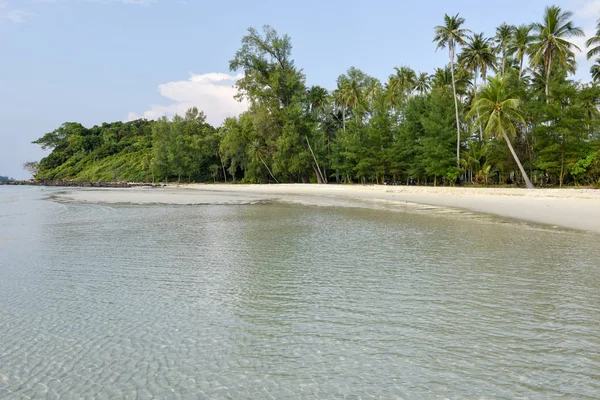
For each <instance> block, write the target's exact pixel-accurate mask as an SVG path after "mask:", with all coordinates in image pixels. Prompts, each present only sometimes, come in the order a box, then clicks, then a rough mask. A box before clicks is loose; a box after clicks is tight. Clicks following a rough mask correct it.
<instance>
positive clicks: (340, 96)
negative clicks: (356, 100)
mask: <svg viewBox="0 0 600 400" xmlns="http://www.w3.org/2000/svg"><path fill="white" fill-rule="evenodd" d="M350 91H351V88H350V80H349V79H347V78H345V77H344V78H341V79H338V87H337V89H336V90H334V91H333V100H334V102H335V105H336V106H337V107H339V108H340V109H341V110H342V129H343V130H344V132H345V131H346V109H347V108H348V102H349V99H350Z"/></svg>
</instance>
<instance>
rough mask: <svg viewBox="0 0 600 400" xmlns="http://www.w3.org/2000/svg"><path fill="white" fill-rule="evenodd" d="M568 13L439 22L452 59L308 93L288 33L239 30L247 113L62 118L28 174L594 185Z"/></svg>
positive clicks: (589, 105) (595, 102) (595, 133)
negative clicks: (489, 30)
mask: <svg viewBox="0 0 600 400" xmlns="http://www.w3.org/2000/svg"><path fill="white" fill-rule="evenodd" d="M571 17H572V15H571V14H570V13H569V12H567V11H563V10H561V9H560V8H559V7H549V8H547V9H546V12H545V14H544V16H543V19H542V22H540V23H537V24H533V25H521V26H519V27H514V26H511V25H508V24H502V25H501V26H500V27H498V29H497V30H496V36H495V37H494V38H486V37H485V36H483V34H473V35H471V33H470V31H469V30H468V29H465V28H464V27H463V26H464V25H465V24H466V21H465V20H464V19H463V18H460V17H459V16H458V14H457V15H455V16H449V15H446V16H445V19H444V23H443V25H441V26H438V27H436V28H435V29H434V42H435V44H436V45H437V47H438V48H447V49H448V50H449V53H448V55H449V62H448V64H447V65H441V66H440V68H436V69H435V71H434V72H433V73H432V74H428V73H425V72H420V73H417V72H415V71H414V70H413V69H412V68H410V67H408V66H405V65H401V66H398V67H395V68H394V69H393V70H392V73H391V74H390V75H389V76H388V78H387V79H386V80H385V81H384V82H381V81H379V80H378V79H377V78H375V77H373V76H370V75H369V74H367V73H366V72H364V71H361V70H360V69H358V68H355V67H351V68H349V69H348V70H347V71H346V72H345V73H343V74H341V75H340V76H339V77H338V79H337V81H336V82H335V83H334V85H333V87H332V89H333V90H331V91H328V90H327V89H325V88H323V87H319V86H312V87H309V86H307V85H306V78H305V76H304V73H303V71H302V69H300V68H299V67H297V66H296V64H295V61H294V59H293V57H292V42H291V38H290V37H289V36H287V35H280V34H278V33H277V31H276V30H275V29H273V28H272V27H270V26H265V27H263V29H262V30H261V31H259V30H257V29H254V28H250V29H249V30H248V32H247V34H246V35H245V36H244V37H243V38H242V40H241V45H240V48H239V50H238V51H237V52H236V53H235V55H234V56H233V58H232V60H231V61H230V68H231V70H232V71H235V72H243V77H242V78H241V79H240V80H238V81H237V83H236V86H237V89H238V93H239V94H238V97H239V98H241V97H243V98H245V99H246V100H248V102H249V104H250V107H249V109H248V110H247V111H246V112H244V113H242V114H241V115H239V116H238V117H234V118H228V119H227V120H225V121H224V123H223V124H222V125H221V126H220V127H218V128H216V129H215V128H214V127H212V126H211V125H210V124H208V123H207V122H206V116H205V115H204V113H203V112H202V111H201V110H198V109H196V108H192V109H190V110H188V111H187V112H186V113H185V115H181V116H178V115H177V116H174V117H173V118H171V119H169V118H167V117H163V118H160V119H158V120H156V121H145V120H138V121H132V122H127V123H123V122H115V123H104V124H102V125H100V126H94V127H92V128H86V127H84V126H82V125H81V124H79V123H75V122H67V123H65V124H63V125H61V126H60V127H58V128H57V129H56V130H54V131H52V132H49V133H46V134H45V135H43V136H42V137H41V138H40V139H38V140H36V141H35V142H34V143H37V144H39V145H40V146H42V148H44V149H48V150H51V153H50V154H49V155H48V156H47V157H45V158H43V159H42V160H41V161H40V162H39V164H35V163H27V165H26V166H25V167H26V168H27V169H28V170H29V171H30V172H32V174H34V175H35V177H36V178H38V179H75V180H82V181H84V180H85V181H94V180H106V181H109V180H110V181H112V180H128V181H162V182H167V181H168V182H173V181H186V182H188V181H193V182H206V181H209V182H216V181H227V182H231V181H233V182H244V183H266V182H272V183H277V182H319V183H326V182H332V181H333V182H346V183H381V182H385V181H390V180H391V181H396V182H406V181H407V180H409V178H413V179H415V180H416V181H418V182H420V183H434V184H440V183H442V182H444V184H453V183H454V182H455V181H457V180H458V179H466V180H467V181H470V182H472V183H475V184H477V183H479V184H493V183H500V184H506V183H508V182H516V183H519V182H520V180H521V177H522V178H525V180H527V177H528V176H531V177H532V178H533V181H534V182H535V183H536V184H537V185H548V184H551V185H553V184H557V185H563V184H577V185H581V184H586V185H588V184H600V183H599V179H600V165H599V164H600V161H599V159H600V156H599V155H598V154H600V129H599V128H600V125H599V121H600V111H599V108H598V106H599V105H600V86H597V85H595V84H588V85H582V84H580V83H578V82H574V81H572V80H570V79H569V74H570V73H572V72H574V70H575V67H576V65H575V58H574V53H573V50H574V49H575V46H574V45H573V43H571V42H570V41H569V40H570V39H571V38H572V37H574V36H578V35H580V34H581V31H580V29H579V28H577V27H576V26H574V24H573V23H572V21H571ZM596 36H598V35H596ZM598 43H600V41H598V40H596V39H594V40H592V41H591V42H590V44H591V45H597V44H598ZM591 51H592V53H593V54H596V53H595V52H596V50H594V49H592V50H591ZM457 55H458V59H457V58H456V56H457ZM456 61H458V63H456ZM526 61H529V62H528V64H529V67H530V68H527V63H526ZM488 74H489V75H494V74H495V76H494V77H492V78H491V79H486V78H487V77H488ZM592 77H593V79H594V80H596V81H598V80H600V67H598V63H597V64H596V65H595V66H594V67H592ZM461 132H463V135H462V136H461ZM484 133H485V134H484ZM457 161H458V162H457Z"/></svg>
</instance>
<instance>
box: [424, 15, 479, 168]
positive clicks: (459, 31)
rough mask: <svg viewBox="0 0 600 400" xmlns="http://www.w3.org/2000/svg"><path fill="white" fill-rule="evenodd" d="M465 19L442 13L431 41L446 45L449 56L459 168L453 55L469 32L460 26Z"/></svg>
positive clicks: (463, 42)
mask: <svg viewBox="0 0 600 400" xmlns="http://www.w3.org/2000/svg"><path fill="white" fill-rule="evenodd" d="M464 23H465V19H464V18H461V17H459V15H458V14H456V15H454V16H449V15H448V14H446V15H444V25H438V26H436V27H435V28H434V29H435V36H434V37H433V41H434V42H435V43H437V48H438V49H444V48H446V47H448V55H449V56H450V73H451V74H452V93H453V94H454V109H455V112H456V166H457V167H458V168H460V120H459V118H458V99H457V98H456V82H455V80H454V55H455V53H456V46H457V45H460V46H462V45H464V44H465V43H466V42H465V38H466V37H467V35H468V34H469V32H470V31H469V30H468V29H464V28H461V26H462V25H463V24H464Z"/></svg>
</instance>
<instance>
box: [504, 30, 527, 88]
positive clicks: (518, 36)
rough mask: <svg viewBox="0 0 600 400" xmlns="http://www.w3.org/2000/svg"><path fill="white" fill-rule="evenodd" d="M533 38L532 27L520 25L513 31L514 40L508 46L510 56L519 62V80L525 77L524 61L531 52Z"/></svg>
mask: <svg viewBox="0 0 600 400" xmlns="http://www.w3.org/2000/svg"><path fill="white" fill-rule="evenodd" d="M532 40H533V37H532V36H531V26H528V25H520V26H518V27H514V29H513V30H512V40H511V41H510V43H509V45H508V49H507V52H508V55H511V56H514V57H515V58H516V59H517V60H519V80H521V77H522V76H523V61H524V60H525V55H526V54H527V52H528V51H529V46H530V44H531V41H532Z"/></svg>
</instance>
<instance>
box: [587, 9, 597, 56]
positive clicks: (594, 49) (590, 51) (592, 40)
mask: <svg viewBox="0 0 600 400" xmlns="http://www.w3.org/2000/svg"><path fill="white" fill-rule="evenodd" d="M585 45H586V46H587V48H588V52H587V59H588V60H591V59H592V58H593V57H595V56H597V55H598V54H600V19H598V22H596V34H595V35H594V36H592V37H591V38H589V39H588V40H587V42H585ZM592 46H594V47H592Z"/></svg>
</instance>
